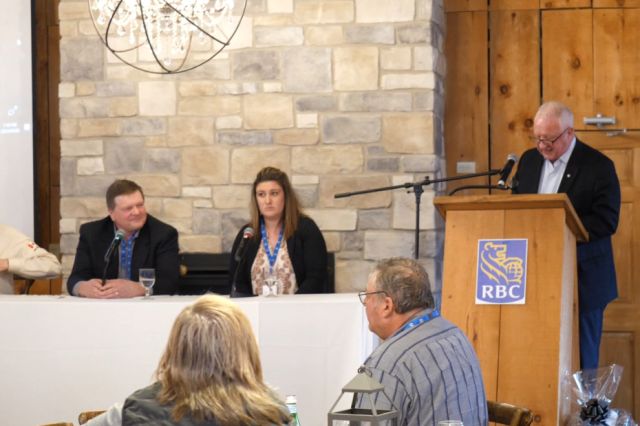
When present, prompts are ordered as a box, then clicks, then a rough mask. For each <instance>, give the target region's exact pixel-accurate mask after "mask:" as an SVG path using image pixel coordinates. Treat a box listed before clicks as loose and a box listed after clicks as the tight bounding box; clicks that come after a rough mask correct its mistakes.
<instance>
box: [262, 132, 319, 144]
mask: <svg viewBox="0 0 640 426" xmlns="http://www.w3.org/2000/svg"><path fill="white" fill-rule="evenodd" d="M319 140H320V132H318V129H285V130H280V131H277V132H275V134H274V135H273V141H274V143H276V144H278V145H290V146H295V145H316V144H317V143H318V141H319Z"/></svg>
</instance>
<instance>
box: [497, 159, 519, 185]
mask: <svg viewBox="0 0 640 426" xmlns="http://www.w3.org/2000/svg"><path fill="white" fill-rule="evenodd" d="M516 161H518V157H516V156H515V154H509V155H507V162H506V163H505V164H504V167H503V168H502V170H500V179H499V180H498V186H506V185H507V178H508V177H509V175H510V174H511V170H513V166H514V165H515V164H516Z"/></svg>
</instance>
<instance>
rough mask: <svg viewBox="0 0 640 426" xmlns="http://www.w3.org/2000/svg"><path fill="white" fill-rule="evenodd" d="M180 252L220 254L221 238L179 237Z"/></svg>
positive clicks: (211, 236)
mask: <svg viewBox="0 0 640 426" xmlns="http://www.w3.org/2000/svg"><path fill="white" fill-rule="evenodd" d="M180 251H181V252H182V253H185V252H197V253H222V238H221V237H220V236H219V235H180Z"/></svg>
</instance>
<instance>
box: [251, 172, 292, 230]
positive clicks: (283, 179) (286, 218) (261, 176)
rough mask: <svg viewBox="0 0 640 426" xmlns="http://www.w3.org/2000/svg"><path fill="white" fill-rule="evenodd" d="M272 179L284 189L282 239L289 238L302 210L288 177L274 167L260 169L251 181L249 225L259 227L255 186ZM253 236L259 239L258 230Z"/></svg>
mask: <svg viewBox="0 0 640 426" xmlns="http://www.w3.org/2000/svg"><path fill="white" fill-rule="evenodd" d="M268 181H274V182H277V183H278V185H280V186H281V187H282V190H283V191H284V211H283V212H282V215H283V218H282V223H283V225H284V236H283V237H284V239H285V240H286V239H288V238H290V237H291V236H292V235H293V234H294V232H296V229H298V221H299V220H300V216H301V215H302V212H301V210H300V203H299V202H298V197H297V196H296V192H295V191H294V189H293V186H291V182H289V177H288V176H287V174H286V173H285V172H283V171H282V170H280V169H276V168H275V167H265V168H264V169H262V170H260V171H259V172H258V174H257V175H256V179H255V180H254V181H253V188H252V190H251V227H252V228H253V229H255V230H259V229H260V209H259V208H258V199H257V198H256V187H257V186H258V184H259V183H262V182H268ZM255 238H256V239H260V232H257V231H256V233H255Z"/></svg>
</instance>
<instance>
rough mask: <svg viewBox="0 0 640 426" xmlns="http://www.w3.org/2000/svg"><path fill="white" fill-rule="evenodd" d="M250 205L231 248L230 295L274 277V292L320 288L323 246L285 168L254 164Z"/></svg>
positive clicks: (250, 291)
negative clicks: (247, 219)
mask: <svg viewBox="0 0 640 426" xmlns="http://www.w3.org/2000/svg"><path fill="white" fill-rule="evenodd" d="M250 209H251V222H250V223H248V224H247V225H245V226H243V227H242V229H241V230H240V232H238V235H237V236H236V239H235V241H234V243H233V248H232V250H231V260H230V264H229V277H230V280H231V289H232V295H233V294H234V293H235V295H236V296H242V295H244V296H249V295H257V294H262V292H263V288H264V284H265V283H270V284H273V283H276V287H277V292H278V293H284V294H294V293H322V292H323V290H324V286H325V281H326V279H327V246H326V244H325V242H324V237H323V236H322V233H321V232H320V229H318V226H317V225H316V224H315V222H314V221H313V220H312V219H311V218H310V217H308V216H306V215H304V214H303V213H302V212H301V210H300V206H299V203H298V198H297V197H296V193H295V191H294V190H293V187H292V186H291V183H290V182H289V178H288V177H287V175H286V173H284V172H283V171H281V170H279V169H276V168H274V167H265V168H264V169H262V170H260V171H259V172H258V175H257V176H256V179H255V181H254V182H253V190H252V193H251V207H250ZM267 289H270V290H273V286H270V287H267Z"/></svg>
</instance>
